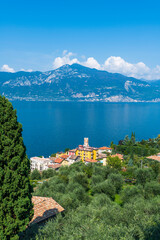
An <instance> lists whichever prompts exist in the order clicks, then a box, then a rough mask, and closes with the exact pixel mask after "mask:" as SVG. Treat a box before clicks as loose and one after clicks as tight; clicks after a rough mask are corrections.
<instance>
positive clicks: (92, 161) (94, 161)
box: [85, 159, 97, 163]
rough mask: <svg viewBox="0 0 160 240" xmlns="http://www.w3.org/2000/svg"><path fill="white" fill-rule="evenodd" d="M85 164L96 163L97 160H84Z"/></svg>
mask: <svg viewBox="0 0 160 240" xmlns="http://www.w3.org/2000/svg"><path fill="white" fill-rule="evenodd" d="M85 162H91V163H96V162H97V160H93V159H86V160H85Z"/></svg>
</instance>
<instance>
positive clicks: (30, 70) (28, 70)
mask: <svg viewBox="0 0 160 240" xmlns="http://www.w3.org/2000/svg"><path fill="white" fill-rule="evenodd" d="M20 71H23V72H33V70H32V69H27V70H25V69H24V68H21V70H20Z"/></svg>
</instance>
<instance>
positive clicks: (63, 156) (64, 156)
mask: <svg viewBox="0 0 160 240" xmlns="http://www.w3.org/2000/svg"><path fill="white" fill-rule="evenodd" d="M60 157H61V158H64V159H66V158H68V155H67V154H64V155H61V156H60Z"/></svg>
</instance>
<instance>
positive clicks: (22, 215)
mask: <svg viewBox="0 0 160 240" xmlns="http://www.w3.org/2000/svg"><path fill="white" fill-rule="evenodd" d="M29 174H30V161H29V159H28V157H27V155H26V149H25V146H24V143H23V138H22V125H21V124H20V123H18V121H17V116H16V111H15V110H13V107H12V104H11V103H10V102H9V101H8V100H7V99H6V98H5V97H1V96H0V239H3V240H5V239H6V240H10V239H18V233H19V232H21V231H23V230H25V228H26V226H27V224H28V223H29V222H30V220H31V218H32V215H33V211H32V207H33V206H32V202H31V197H32V196H31V193H32V187H31V185H30V179H29Z"/></svg>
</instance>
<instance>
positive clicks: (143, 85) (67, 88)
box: [0, 64, 160, 102]
mask: <svg viewBox="0 0 160 240" xmlns="http://www.w3.org/2000/svg"><path fill="white" fill-rule="evenodd" d="M0 94H2V95H5V96H6V97H7V98H9V99H10V100H26V101H29V100H30V101H102V102H141V101H144V102H145V101H153V102H159V101H160V81H142V80H138V79H135V78H130V77H126V76H123V75H121V74H118V73H109V72H106V71H100V70H96V69H91V68H87V67H84V66H81V65H79V64H73V65H64V66H62V67H60V68H58V69H56V70H52V71H48V72H16V73H8V72H0Z"/></svg>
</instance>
